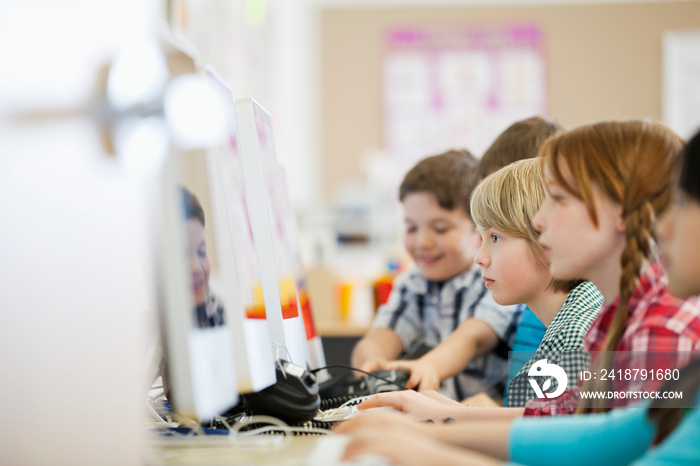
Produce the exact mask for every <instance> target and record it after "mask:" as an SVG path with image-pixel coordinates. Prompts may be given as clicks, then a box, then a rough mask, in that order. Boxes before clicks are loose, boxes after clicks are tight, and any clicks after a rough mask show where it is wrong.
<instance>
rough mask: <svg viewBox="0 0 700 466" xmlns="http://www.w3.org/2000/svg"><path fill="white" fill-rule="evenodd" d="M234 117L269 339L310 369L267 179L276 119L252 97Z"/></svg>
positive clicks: (289, 261)
mask: <svg viewBox="0 0 700 466" xmlns="http://www.w3.org/2000/svg"><path fill="white" fill-rule="evenodd" d="M236 116H237V119H238V133H237V134H238V147H239V150H240V155H241V159H242V161H243V170H244V180H245V191H246V199H247V203H248V212H249V214H250V220H251V227H252V232H253V237H254V240H255V249H256V252H257V256H258V264H259V266H260V276H261V282H262V291H263V296H264V300H265V309H266V315H267V320H268V322H269V324H270V333H271V337H272V339H273V341H274V342H275V343H277V344H279V345H280V346H281V347H283V348H284V350H283V353H281V354H280V356H281V357H282V358H284V359H288V360H290V361H291V362H293V363H295V364H297V365H299V366H303V367H306V366H307V365H310V357H309V349H308V345H307V341H306V330H305V328H304V319H303V316H302V313H301V310H300V306H299V299H298V295H297V280H296V277H295V273H294V261H293V256H292V253H291V251H290V250H289V241H288V239H287V238H286V236H285V235H286V229H285V228H284V216H283V215H282V214H281V213H280V212H278V211H277V210H276V209H278V208H279V207H278V206H276V205H274V203H273V202H272V201H271V198H272V197H273V196H271V194H270V183H269V182H267V181H266V180H267V178H268V174H269V173H271V172H272V171H274V170H276V168H277V166H278V165H277V157H276V154H275V146H274V139H273V133H272V121H271V118H270V114H269V113H268V112H267V111H266V110H265V109H263V108H262V107H261V106H260V105H259V104H258V103H257V102H255V101H254V100H252V99H240V100H237V101H236ZM285 353H286V354H285Z"/></svg>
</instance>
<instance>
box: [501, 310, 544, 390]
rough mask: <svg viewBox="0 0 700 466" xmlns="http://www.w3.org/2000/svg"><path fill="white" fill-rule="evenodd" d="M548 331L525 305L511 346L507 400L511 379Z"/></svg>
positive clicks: (530, 356) (533, 353) (531, 355)
mask: <svg viewBox="0 0 700 466" xmlns="http://www.w3.org/2000/svg"><path fill="white" fill-rule="evenodd" d="M546 331H547V327H545V326H544V324H543V323H542V321H541V320H540V319H539V317H537V316H536V315H535V313H534V312H532V311H531V310H530V308H529V307H527V306H525V307H524V310H523V312H522V314H521V315H520V322H519V323H518V328H517V329H516V330H515V338H514V340H513V348H511V353H510V357H509V358H508V379H507V381H506V398H505V399H506V400H508V391H507V387H508V386H509V385H510V381H511V380H513V377H515V376H516V375H517V374H518V372H519V371H520V369H522V367H523V366H524V365H525V363H526V362H528V361H529V360H530V358H532V357H533V356H534V355H535V353H536V352H537V348H538V347H539V346H540V343H542V337H544V334H545V332H546Z"/></svg>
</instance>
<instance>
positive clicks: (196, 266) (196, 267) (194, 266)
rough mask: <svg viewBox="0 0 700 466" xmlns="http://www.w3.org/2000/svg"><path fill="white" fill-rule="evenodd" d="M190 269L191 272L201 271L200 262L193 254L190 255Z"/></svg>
mask: <svg viewBox="0 0 700 466" xmlns="http://www.w3.org/2000/svg"><path fill="white" fill-rule="evenodd" d="M190 270H191V271H192V273H193V274H195V273H202V264H201V263H200V262H199V260H198V259H197V257H196V256H195V255H194V254H193V255H192V256H190Z"/></svg>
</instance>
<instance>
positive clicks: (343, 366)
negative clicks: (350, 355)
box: [309, 364, 410, 390]
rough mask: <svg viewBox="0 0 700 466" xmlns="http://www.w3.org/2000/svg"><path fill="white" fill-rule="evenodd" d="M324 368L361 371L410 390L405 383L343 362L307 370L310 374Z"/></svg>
mask: <svg viewBox="0 0 700 466" xmlns="http://www.w3.org/2000/svg"><path fill="white" fill-rule="evenodd" d="M324 369H347V370H351V371H357V372H362V373H363V374H366V375H369V376H371V377H374V378H375V379H379V380H382V381H384V382H386V383H390V384H392V385H396V386H397V387H399V390H410V388H408V387H407V386H405V385H403V384H400V383H398V382H394V381H392V380H389V379H385V378H384V377H380V376H378V375H377V374H373V373H371V372H367V371H363V370H362V369H358V368H356V367H352V366H346V365H343V364H331V365H329V366H325V367H319V368H318V369H312V370H311V371H309V372H311V373H312V374H315V373H316V372H319V371H322V370H324Z"/></svg>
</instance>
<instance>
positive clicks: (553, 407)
mask: <svg viewBox="0 0 700 466" xmlns="http://www.w3.org/2000/svg"><path fill="white" fill-rule="evenodd" d="M618 301H619V298H618V299H616V300H615V301H614V302H613V303H612V304H610V305H609V306H604V307H603V310H602V311H601V312H600V314H598V317H597V318H596V319H595V320H594V321H593V323H592V324H591V327H590V328H589V329H588V333H586V336H585V338H584V342H583V347H584V349H585V350H586V351H588V352H592V354H591V359H592V361H593V363H594V364H595V362H596V360H597V356H598V355H599V354H600V353H598V354H596V353H595V352H596V351H601V349H602V347H603V342H604V341H605V336H606V335H607V333H608V329H609V328H610V324H611V323H612V319H613V316H614V315H615V311H616V310H617V305H618ZM615 351H616V352H625V353H624V354H625V355H627V359H626V360H625V361H624V362H622V363H620V362H619V361H618V360H617V359H616V360H615V367H616V368H620V367H622V368H625V367H636V368H639V367H648V368H654V369H658V368H661V369H667V368H668V369H674V368H681V367H683V366H684V365H686V364H687V363H688V362H689V361H690V358H691V357H692V355H691V352H693V351H700V299H698V298H696V297H694V298H689V299H686V300H682V299H679V298H676V297H675V296H673V295H672V294H671V293H670V292H669V291H668V279H667V277H666V275H665V274H664V273H663V269H662V268H661V265H660V264H659V263H655V264H653V265H651V266H649V267H647V268H646V270H645V271H644V272H643V273H642V275H641V277H640V279H639V283H638V285H637V288H636V290H635V292H634V294H633V295H632V297H631V298H630V301H629V317H628V318H627V324H626V326H625V331H624V333H623V335H622V338H621V339H620V342H619V343H618V345H617V347H616V348H615ZM630 352H634V353H630ZM655 353H656V354H655ZM659 353H663V354H662V355H660V354H659ZM618 354H619V353H616V356H617V355H618ZM640 358H643V359H644V361H640V360H639V359H640ZM622 384H625V385H624V389H625V390H655V389H656V388H658V385H659V384H660V382H658V381H657V380H645V381H641V380H638V381H632V382H630V381H622V380H620V379H619V378H616V379H615V380H613V381H612V389H613V390H619V389H621V388H622ZM580 385H581V381H580V380H579V387H576V388H573V389H570V390H567V391H565V392H564V393H563V394H561V395H560V396H558V397H557V398H554V399H534V400H530V401H529V402H528V403H527V404H526V405H525V416H556V415H562V414H573V412H574V411H575V409H576V406H577V405H578V399H579V388H580ZM611 401H612V406H613V407H619V406H625V405H627V404H628V403H630V402H631V401H634V400H631V399H629V398H619V399H613V400H611Z"/></svg>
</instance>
